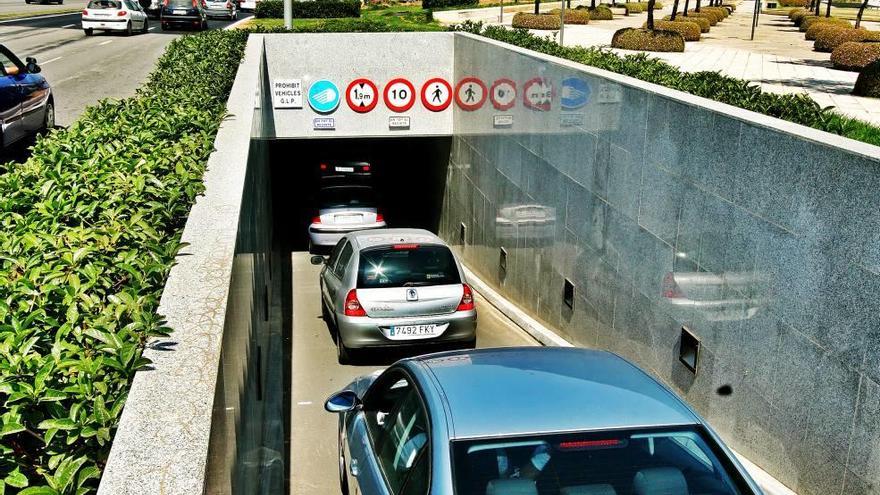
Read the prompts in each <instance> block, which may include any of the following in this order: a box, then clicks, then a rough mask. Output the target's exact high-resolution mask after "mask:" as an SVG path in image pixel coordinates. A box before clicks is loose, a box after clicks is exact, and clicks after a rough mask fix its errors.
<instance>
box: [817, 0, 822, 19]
mask: <svg viewBox="0 0 880 495" xmlns="http://www.w3.org/2000/svg"><path fill="white" fill-rule="evenodd" d="M821 7H822V0H816V15H817V16H818V15H819V12H821V11H820V10H819V9H820V8H821Z"/></svg>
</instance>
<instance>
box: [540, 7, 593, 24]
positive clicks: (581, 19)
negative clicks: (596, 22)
mask: <svg viewBox="0 0 880 495" xmlns="http://www.w3.org/2000/svg"><path fill="white" fill-rule="evenodd" d="M559 13H560V10H559V9H553V10H551V11H550V12H549V14H550V15H555V16H556V17H559ZM565 23H566V24H589V23H590V13H589V12H586V11H584V10H575V9H566V10H565Z"/></svg>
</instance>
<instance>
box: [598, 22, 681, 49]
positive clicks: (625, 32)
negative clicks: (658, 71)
mask: <svg viewBox="0 0 880 495" xmlns="http://www.w3.org/2000/svg"><path fill="white" fill-rule="evenodd" d="M611 47H612V48H623V49H625V50H645V51H649V52H683V51H684V38H683V37H682V36H681V35H680V34H678V33H676V32H674V31H657V30H655V31H648V30H647V29H636V28H623V29H618V30H617V31H616V32H615V33H614V36H613V37H612V38H611Z"/></svg>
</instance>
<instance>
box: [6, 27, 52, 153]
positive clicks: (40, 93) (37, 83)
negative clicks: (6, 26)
mask: <svg viewBox="0 0 880 495" xmlns="http://www.w3.org/2000/svg"><path fill="white" fill-rule="evenodd" d="M26 60H27V61H26V63H22V62H21V60H19V58H18V57H16V56H15V54H14V53H12V51H10V50H9V49H8V48H6V46H4V45H0V69H2V74H0V148H2V149H5V148H6V147H8V146H9V145H11V144H13V143H16V142H18V141H20V140H21V139H24V138H26V137H29V136H32V135H33V134H35V133H37V132H40V131H42V130H45V129H51V128H52V127H55V98H54V96H53V95H52V88H51V87H50V86H49V83H48V82H46V78H44V77H43V76H41V75H40V70H41V69H40V66H39V65H37V60H36V59H35V58H32V57H28V58H27V59H26Z"/></svg>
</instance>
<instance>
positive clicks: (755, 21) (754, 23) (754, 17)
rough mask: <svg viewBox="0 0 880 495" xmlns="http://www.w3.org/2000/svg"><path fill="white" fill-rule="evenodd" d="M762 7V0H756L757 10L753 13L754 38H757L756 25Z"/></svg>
mask: <svg viewBox="0 0 880 495" xmlns="http://www.w3.org/2000/svg"><path fill="white" fill-rule="evenodd" d="M760 9H761V0H755V12H754V13H753V14H752V38H751V39H752V40H754V39H755V26H757V25H758V10H760Z"/></svg>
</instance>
